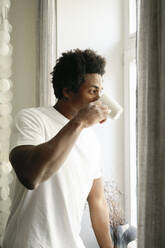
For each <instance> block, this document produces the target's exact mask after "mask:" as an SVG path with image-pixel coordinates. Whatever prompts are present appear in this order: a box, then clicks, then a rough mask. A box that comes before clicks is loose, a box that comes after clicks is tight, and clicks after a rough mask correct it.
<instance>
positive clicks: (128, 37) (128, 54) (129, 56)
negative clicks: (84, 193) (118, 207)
mask: <svg viewBox="0 0 165 248" xmlns="http://www.w3.org/2000/svg"><path fill="white" fill-rule="evenodd" d="M129 3H130V0H126V1H125V5H124V8H125V10H124V20H125V22H124V53H123V64H124V136H125V137H124V140H125V141H124V147H125V151H124V154H125V175H124V177H125V203H124V207H125V217H126V220H127V222H128V223H130V224H134V223H132V219H133V218H132V203H133V199H132V191H131V189H132V180H131V173H132V171H131V165H132V156H131V152H132V147H131V141H132V139H133V138H134V137H133V130H134V127H133V126H132V125H133V123H132V113H131V109H130V104H131V85H130V80H129V65H130V63H131V62H132V61H134V60H135V61H136V33H134V34H130V33H129V16H130V15H129ZM135 111H136V110H135ZM134 135H135V137H136V133H134ZM133 149H135V150H134V151H135V154H136V144H135V147H134V148H133ZM134 183H135V184H136V180H135V182H134ZM133 186H134V185H133ZM136 214H137V213H136Z"/></svg>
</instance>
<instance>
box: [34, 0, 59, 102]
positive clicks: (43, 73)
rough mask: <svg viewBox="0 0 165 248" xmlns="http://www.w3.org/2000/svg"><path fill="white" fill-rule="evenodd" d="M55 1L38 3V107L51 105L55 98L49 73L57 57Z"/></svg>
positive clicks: (44, 0)
mask: <svg viewBox="0 0 165 248" xmlns="http://www.w3.org/2000/svg"><path fill="white" fill-rule="evenodd" d="M56 7H57V4H56V0H40V1H39V47H38V58H39V68H38V85H39V105H40V106H48V105H53V104H54V101H55V97H54V94H53V88H52V84H51V75H50V73H51V72H52V70H53V67H54V65H55V62H56V56H57V29H56V27H57V18H56V17H57V15H56Z"/></svg>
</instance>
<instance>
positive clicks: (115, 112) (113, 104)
mask: <svg viewBox="0 0 165 248" xmlns="http://www.w3.org/2000/svg"><path fill="white" fill-rule="evenodd" d="M99 100H100V101H101V102H102V103H103V104H105V105H107V106H108V108H109V109H110V112H109V117H110V118H111V119H112V120H117V119H119V117H120V115H121V114H122V112H123V107H122V106H121V105H120V104H119V103H118V102H117V101H116V100H115V99H113V98H112V97H111V96H109V95H107V94H105V93H103V94H102V95H101V96H100V98H99Z"/></svg>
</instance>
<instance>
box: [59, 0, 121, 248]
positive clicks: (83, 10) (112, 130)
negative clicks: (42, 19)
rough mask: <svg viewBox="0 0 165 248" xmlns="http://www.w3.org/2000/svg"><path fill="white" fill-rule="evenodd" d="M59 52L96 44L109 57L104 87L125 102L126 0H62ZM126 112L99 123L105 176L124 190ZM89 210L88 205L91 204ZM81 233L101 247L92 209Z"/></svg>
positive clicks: (88, 242)
mask: <svg viewBox="0 0 165 248" xmlns="http://www.w3.org/2000/svg"><path fill="white" fill-rule="evenodd" d="M57 7H58V8H57V14H58V19H57V30H58V42H57V44H58V56H60V55H61V53H62V52H64V51H66V50H70V49H75V48H80V49H85V48H92V49H94V50H96V51H98V53H100V54H101V55H103V56H105V58H106V60H107V66H106V75H105V76H104V88H105V89H106V91H107V92H108V93H109V94H111V95H112V96H113V97H114V98H115V99H116V100H117V101H118V102H119V103H120V104H121V105H122V106H123V105H124V99H123V98H124V85H123V64H122V63H123V45H124V44H123V1H122V0H115V1H114V0H102V1H100V0H84V1H81V0H67V1H65V0H58V1H57ZM123 117H124V115H123V116H122V117H121V118H120V120H117V121H112V120H108V121H107V122H106V123H104V124H102V125H100V124H99V125H97V126H95V128H94V130H95V131H96V132H97V134H98V136H99V139H100V142H101V144H102V148H103V167H104V177H103V178H104V180H111V179H114V180H115V181H116V182H117V184H118V186H119V188H120V190H122V191H124V134H123V130H124V119H123ZM87 210H88V208H87ZM81 235H82V237H83V239H84V242H85V244H86V246H87V247H88V248H95V247H97V244H96V241H95V237H94V234H93V232H92V231H91V223H90V221H89V212H88V211H86V212H85V213H84V218H83V222H82V232H81Z"/></svg>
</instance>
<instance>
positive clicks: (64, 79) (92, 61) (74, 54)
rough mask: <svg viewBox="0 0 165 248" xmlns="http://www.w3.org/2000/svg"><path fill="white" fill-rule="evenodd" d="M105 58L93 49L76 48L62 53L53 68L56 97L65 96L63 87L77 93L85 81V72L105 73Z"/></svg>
mask: <svg viewBox="0 0 165 248" xmlns="http://www.w3.org/2000/svg"><path fill="white" fill-rule="evenodd" d="M105 64H106V61H105V58H103V57H101V56H100V55H98V54H97V53H96V52H95V51H93V50H91V49H86V50H80V49H74V50H70V51H67V52H65V53H62V56H61V57H60V58H59V59H57V63H56V65H55V67H54V68H53V72H52V73H51V74H52V84H53V89H54V94H55V96H56V98H58V99H62V98H63V89H64V88H66V89H68V90H69V91H72V92H75V93H77V92H78V90H79V88H80V86H81V85H82V84H83V83H84V81H85V74H87V73H98V74H100V75H101V76H102V75H103V74H104V73H105Z"/></svg>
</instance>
